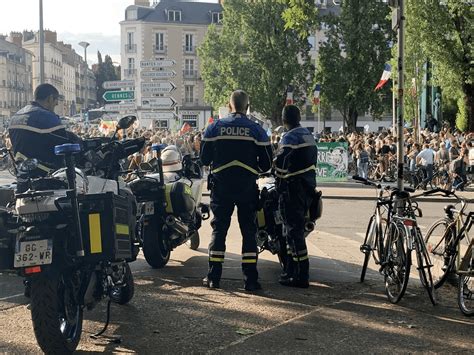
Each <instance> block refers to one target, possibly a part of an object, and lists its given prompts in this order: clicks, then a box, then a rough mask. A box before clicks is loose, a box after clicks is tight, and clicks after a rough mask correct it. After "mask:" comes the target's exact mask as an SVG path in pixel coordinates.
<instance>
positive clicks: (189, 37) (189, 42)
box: [184, 33, 194, 53]
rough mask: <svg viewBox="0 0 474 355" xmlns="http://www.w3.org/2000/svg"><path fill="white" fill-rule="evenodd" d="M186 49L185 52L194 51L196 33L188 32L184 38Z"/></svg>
mask: <svg viewBox="0 0 474 355" xmlns="http://www.w3.org/2000/svg"><path fill="white" fill-rule="evenodd" d="M184 51H185V52H188V53H190V52H194V35H193V34H191V33H186V35H185V38H184Z"/></svg>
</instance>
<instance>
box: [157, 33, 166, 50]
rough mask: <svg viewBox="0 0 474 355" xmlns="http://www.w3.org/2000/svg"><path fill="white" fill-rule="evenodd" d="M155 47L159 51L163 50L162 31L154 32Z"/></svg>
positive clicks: (163, 37) (163, 36)
mask: <svg viewBox="0 0 474 355" xmlns="http://www.w3.org/2000/svg"><path fill="white" fill-rule="evenodd" d="M155 49H156V50H157V51H159V52H163V51H164V50H165V34H164V33H163V32H158V33H155Z"/></svg>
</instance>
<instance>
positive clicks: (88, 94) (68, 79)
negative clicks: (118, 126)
mask: <svg viewBox="0 0 474 355" xmlns="http://www.w3.org/2000/svg"><path fill="white" fill-rule="evenodd" d="M22 44H23V47H24V48H25V49H27V50H28V51H30V52H31V53H33V55H34V57H33V65H32V83H33V88H35V87H36V86H38V85H39V83H40V63H39V57H40V55H39V52H40V50H39V33H38V32H32V31H24V32H23V41H22ZM44 82H45V83H49V84H52V85H54V86H55V87H56V88H57V89H58V90H59V93H60V94H61V98H60V102H59V105H58V107H57V108H56V113H57V114H58V115H60V116H70V115H73V114H75V113H76V112H80V111H81V110H86V109H88V108H91V107H95V104H96V101H97V100H96V82H95V76H94V73H93V72H92V70H91V69H90V68H89V67H88V66H87V64H86V63H85V61H84V59H83V58H82V57H81V56H80V55H78V54H77V53H76V52H75V51H74V49H72V47H71V45H69V44H65V43H63V42H60V41H58V40H57V34H56V32H53V31H48V30H45V31H44Z"/></svg>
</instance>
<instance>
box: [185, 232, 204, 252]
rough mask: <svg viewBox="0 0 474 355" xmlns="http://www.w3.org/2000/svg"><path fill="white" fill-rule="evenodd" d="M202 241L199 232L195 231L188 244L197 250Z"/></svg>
mask: <svg viewBox="0 0 474 355" xmlns="http://www.w3.org/2000/svg"><path fill="white" fill-rule="evenodd" d="M200 241H201V239H200V237H199V232H198V231H194V232H193V235H192V237H191V238H189V239H188V240H187V242H186V245H187V246H188V247H189V249H191V250H197V249H198V248H199V243H200Z"/></svg>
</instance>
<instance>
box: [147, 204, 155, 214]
mask: <svg viewBox="0 0 474 355" xmlns="http://www.w3.org/2000/svg"><path fill="white" fill-rule="evenodd" d="M154 214H155V203H154V202H153V201H150V202H145V215H147V216H150V215H154Z"/></svg>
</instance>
